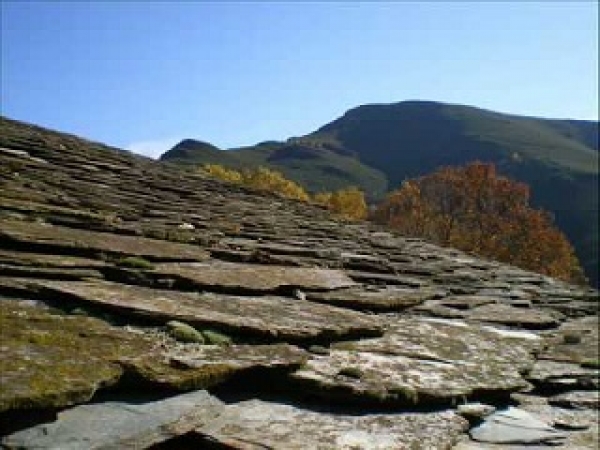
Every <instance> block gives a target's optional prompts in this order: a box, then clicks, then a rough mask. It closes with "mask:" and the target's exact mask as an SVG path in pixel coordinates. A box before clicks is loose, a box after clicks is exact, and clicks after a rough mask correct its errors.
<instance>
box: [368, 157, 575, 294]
mask: <svg viewBox="0 0 600 450" xmlns="http://www.w3.org/2000/svg"><path fill="white" fill-rule="evenodd" d="M373 219H374V220H375V221H377V222H380V223H385V224H388V225H390V226H391V227H393V228H395V229H397V230H398V231H400V232H401V233H403V234H406V235H409V236H414V237H421V238H425V239H427V240H430V241H433V242H436V243H438V244H441V245H445V246H450V247H455V248H458V249H461V250H465V251H468V252H472V253H475V254H478V255H481V256H484V257H488V258H491V259H496V260H499V261H503V262H507V263H509V264H514V265H516V266H518V267H522V268H524V269H528V270H532V271H535V272H539V273H542V274H545V275H549V276H552V277H556V278H561V279H563V280H566V281H570V282H575V283H584V282H585V277H584V275H583V270H582V268H581V266H580V264H579V261H578V260H577V258H576V256H575V252H574V250H573V247H572V246H571V244H570V243H569V241H568V240H567V238H566V237H565V235H564V234H563V233H562V232H560V231H559V230H558V229H557V228H555V227H554V226H553V224H552V218H551V217H550V215H549V214H548V213H546V212H545V211H542V210H537V209H534V208H532V207H531V206H530V205H529V187H528V186H527V185H526V184H523V183H520V182H517V181H513V180H510V179H508V178H505V177H502V176H499V175H498V174H497V173H496V169H495V167H494V165H493V164H486V163H481V162H474V163H471V164H468V165H467V166H465V167H443V168H441V169H439V170H437V171H436V172H434V173H432V174H430V175H426V176H424V177H420V178H416V179H412V180H408V181H405V182H404V183H403V184H402V186H401V188H400V189H398V190H397V191H395V192H392V193H391V194H389V195H388V197H387V198H386V199H385V200H384V201H383V202H382V203H381V204H380V205H379V206H378V207H377V209H376V211H375V212H374V213H373Z"/></svg>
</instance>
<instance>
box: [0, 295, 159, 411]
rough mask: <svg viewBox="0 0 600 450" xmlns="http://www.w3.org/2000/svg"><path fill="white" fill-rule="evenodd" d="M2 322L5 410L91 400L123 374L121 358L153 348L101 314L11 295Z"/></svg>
mask: <svg viewBox="0 0 600 450" xmlns="http://www.w3.org/2000/svg"><path fill="white" fill-rule="evenodd" d="M0 328H1V330H2V349H1V353H2V355H1V358H0V374H1V379H0V412H2V411H6V410H9V409H29V408H50V407H61V406H67V405H71V404H74V403H79V402H84V401H87V400H89V399H90V398H91V397H92V395H93V394H94V392H95V391H96V390H97V389H98V388H100V387H103V386H109V385H112V384H115V383H116V382H117V381H118V380H119V378H120V376H121V375H122V369H121V367H120V365H119V364H118V363H117V361H118V359H119V358H121V357H123V356H131V355H136V354H137V355H140V354H144V353H147V352H149V351H150V350H151V345H150V343H149V342H148V341H147V340H145V339H143V338H141V337H139V336H134V335H131V334H129V333H126V332H124V331H122V330H119V329H117V328H114V327H111V326H109V325H108V324H106V323H105V322H102V321H100V320H98V319H94V318H89V317H80V316H67V315H54V314H50V313H49V312H47V311H43V310H41V309H36V308H34V307H27V306H23V305H21V304H19V303H17V302H11V301H5V302H3V304H2V308H0Z"/></svg>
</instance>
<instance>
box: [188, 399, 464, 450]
mask: <svg viewBox="0 0 600 450" xmlns="http://www.w3.org/2000/svg"><path fill="white" fill-rule="evenodd" d="M467 426H468V424H467V422H466V420H464V419H463V418H461V417H460V416H458V415H457V414H455V413H453V412H450V411H446V412H437V413H435V412H434V413H397V414H361V415H344V414H335V415H333V414H328V413H325V412H317V411H310V410H303V409H300V408H297V407H293V406H290V405H281V404H275V403H269V402H264V401H260V400H250V401H245V402H241V403H239V404H236V405H231V406H228V407H227V408H226V409H225V411H224V413H223V414H222V415H221V416H220V417H218V418H217V419H216V420H214V421H212V422H210V423H209V424H207V425H205V426H201V427H198V428H197V432H198V433H201V434H202V435H205V436H209V437H210V438H212V439H213V440H214V441H216V442H218V443H220V444H222V445H224V446H226V447H227V448H239V449H245V450H258V449H265V448H270V449H274V450H279V449H280V450H295V449H297V450H300V449H305V448H314V449H329V448H336V449H344V450H350V449H357V448H359V449H365V450H366V449H368V450H383V449H412V448H427V449H431V450H437V449H440V450H441V449H446V448H448V443H449V442H452V441H454V440H456V439H457V438H458V436H459V435H460V433H461V432H462V431H464V430H465V429H466V428H467Z"/></svg>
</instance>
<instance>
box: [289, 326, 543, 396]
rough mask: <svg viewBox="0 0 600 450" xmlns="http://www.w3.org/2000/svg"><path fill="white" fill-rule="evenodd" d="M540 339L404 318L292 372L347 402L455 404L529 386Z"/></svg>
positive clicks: (316, 390) (296, 377)
mask: <svg viewBox="0 0 600 450" xmlns="http://www.w3.org/2000/svg"><path fill="white" fill-rule="evenodd" d="M538 341H539V340H538V339H519V338H515V337H513V336H510V335H509V336H506V335H504V334H503V333H502V332H494V331H492V330H490V329H485V328H481V327H478V326H474V325H469V324H466V323H462V322H451V321H442V320H428V319H422V318H416V317H415V318H412V319H398V320H397V321H395V322H394V324H393V325H392V326H391V327H390V329H388V330H387V332H386V334H385V335H384V336H383V337H381V338H376V339H364V340H361V341H357V342H347V343H339V344H334V345H332V348H331V351H330V352H329V354H328V355H323V356H321V355H315V356H312V357H311V358H310V359H309V360H308V362H307V363H306V365H305V366H304V367H303V368H302V369H300V370H299V371H297V372H295V373H294V374H293V377H294V378H295V379H296V380H298V381H299V382H301V383H304V384H307V385H309V386H311V389H313V390H314V391H315V392H316V393H321V394H322V395H324V396H336V397H339V398H341V399H342V400H343V399H345V400H349V401H352V400H353V399H365V400H370V401H381V402H392V403H395V402H397V403H400V404H411V403H412V404H429V403H450V402H453V401H456V400H457V399H461V398H468V397H472V396H474V395H477V394H483V395H485V393H487V394H492V393H494V394H502V393H509V392H511V391H516V390H520V389H524V388H526V387H527V386H528V384H527V383H526V382H525V380H524V379H523V377H522V376H521V372H524V371H527V370H528V369H529V368H531V367H532V366H533V364H534V359H533V357H532V354H531V352H532V350H533V349H534V348H535V347H536V346H537V344H538Z"/></svg>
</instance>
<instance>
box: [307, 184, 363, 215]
mask: <svg viewBox="0 0 600 450" xmlns="http://www.w3.org/2000/svg"><path fill="white" fill-rule="evenodd" d="M313 200H314V201H315V202H316V203H318V204H321V205H323V206H326V207H327V208H329V209H330V210H331V211H333V212H334V213H336V214H339V215H341V216H343V217H345V218H347V219H350V220H362V219H365V218H366V217H367V203H366V201H365V195H364V193H363V192H362V191H361V190H359V189H358V188H356V187H349V188H346V189H340V190H338V191H335V192H321V193H318V194H315V195H314V197H313Z"/></svg>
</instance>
